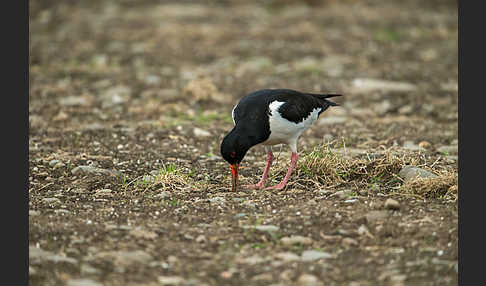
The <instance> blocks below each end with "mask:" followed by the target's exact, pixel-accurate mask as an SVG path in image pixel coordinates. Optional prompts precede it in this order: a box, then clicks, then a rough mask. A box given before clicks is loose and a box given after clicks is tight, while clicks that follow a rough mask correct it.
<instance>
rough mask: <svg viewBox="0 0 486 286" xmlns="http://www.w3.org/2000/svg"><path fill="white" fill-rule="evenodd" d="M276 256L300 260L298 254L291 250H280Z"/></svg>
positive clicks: (283, 258) (286, 259)
mask: <svg viewBox="0 0 486 286" xmlns="http://www.w3.org/2000/svg"><path fill="white" fill-rule="evenodd" d="M275 257H276V258H278V259H281V260H283V261H297V260H300V256H298V255H297V254H295V253H292V252H280V253H277V254H276V255H275Z"/></svg>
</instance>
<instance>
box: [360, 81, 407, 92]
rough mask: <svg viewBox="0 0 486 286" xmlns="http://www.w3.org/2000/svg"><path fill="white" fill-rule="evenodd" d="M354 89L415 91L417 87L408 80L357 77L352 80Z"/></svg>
mask: <svg viewBox="0 0 486 286" xmlns="http://www.w3.org/2000/svg"><path fill="white" fill-rule="evenodd" d="M352 86H353V90H355V91H356V92H360V93H368V92H371V91H376V90H382V91H414V90H416V89H417V87H416V86H415V85H414V84H411V83H408V82H397V81H386V80H381V79H371V78H357V79H355V80H353V82H352Z"/></svg>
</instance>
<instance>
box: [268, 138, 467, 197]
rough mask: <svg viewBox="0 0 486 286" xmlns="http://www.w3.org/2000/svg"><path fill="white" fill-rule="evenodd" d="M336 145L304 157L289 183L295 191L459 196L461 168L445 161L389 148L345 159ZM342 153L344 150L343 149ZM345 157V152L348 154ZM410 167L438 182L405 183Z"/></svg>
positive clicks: (280, 170)
mask: <svg viewBox="0 0 486 286" xmlns="http://www.w3.org/2000/svg"><path fill="white" fill-rule="evenodd" d="M336 146H337V143H336V142H331V143H326V144H321V145H320V146H318V147H316V148H315V149H314V150H313V151H312V152H310V153H309V154H306V155H304V156H303V159H302V160H300V161H299V167H298V168H297V170H296V172H295V173H294V175H293V176H292V180H291V181H290V183H289V186H291V187H303V188H317V189H320V188H351V189H356V190H358V191H359V190H361V189H368V188H369V189H375V190H376V189H379V190H380V191H382V192H383V191H394V190H400V193H402V194H403V193H406V194H411V195H416V196H420V197H426V198H441V197H444V195H446V194H448V195H449V194H452V195H453V194H457V168H450V167H446V166H445V165H442V164H438V162H439V161H440V160H441V158H440V157H439V158H434V157H433V156H426V155H424V154H423V153H420V152H416V153H411V152H409V151H408V152H401V150H400V149H394V148H388V149H385V148H383V149H381V150H379V151H374V152H373V153H371V152H366V154H363V155H358V156H352V157H351V156H345V155H343V152H339V148H335V147H336ZM341 151H342V148H341ZM344 153H345V152H344ZM407 165H412V166H417V167H420V168H423V169H426V170H428V171H431V172H433V173H435V174H438V177H436V178H421V179H416V180H412V181H410V182H406V183H405V182H404V181H403V179H402V178H400V177H399V176H398V173H399V172H400V170H401V169H402V168H403V167H404V166H407ZM287 167H288V165H287V164H285V163H283V164H279V165H278V167H277V168H276V171H275V172H276V174H275V176H274V177H276V179H277V178H278V179H280V178H282V177H283V176H284V175H285V172H286V171H287Z"/></svg>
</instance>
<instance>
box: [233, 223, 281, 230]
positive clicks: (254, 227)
mask: <svg viewBox="0 0 486 286" xmlns="http://www.w3.org/2000/svg"><path fill="white" fill-rule="evenodd" d="M241 227H242V228H244V229H256V230H259V231H263V232H276V231H278V230H279V229H280V228H279V227H278V226H275V225H270V224H269V225H257V226H250V225H243V226H241Z"/></svg>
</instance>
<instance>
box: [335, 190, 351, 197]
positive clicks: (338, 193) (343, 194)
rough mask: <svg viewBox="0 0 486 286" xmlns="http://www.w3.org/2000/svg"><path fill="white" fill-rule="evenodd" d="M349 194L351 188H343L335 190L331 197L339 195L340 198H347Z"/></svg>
mask: <svg viewBox="0 0 486 286" xmlns="http://www.w3.org/2000/svg"><path fill="white" fill-rule="evenodd" d="M349 195H351V190H342V191H337V192H334V193H333V194H332V195H331V197H338V198H340V199H345V198H347V197H348V196H349Z"/></svg>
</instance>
